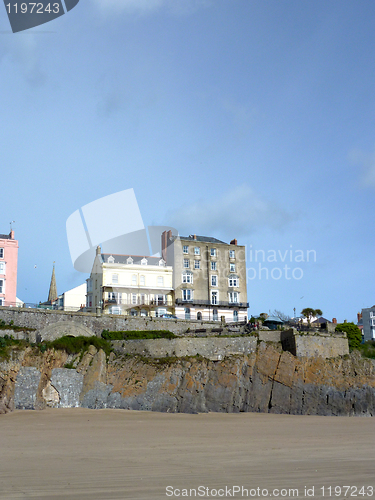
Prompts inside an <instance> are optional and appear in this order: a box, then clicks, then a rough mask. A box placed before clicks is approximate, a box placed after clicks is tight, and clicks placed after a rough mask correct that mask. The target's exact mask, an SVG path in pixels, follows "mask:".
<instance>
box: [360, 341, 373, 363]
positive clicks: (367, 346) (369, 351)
mask: <svg viewBox="0 0 375 500" xmlns="http://www.w3.org/2000/svg"><path fill="white" fill-rule="evenodd" d="M360 350H361V352H362V355H363V356H365V357H366V358H371V359H375V341H374V340H368V341H367V342H365V343H364V344H361V347H360Z"/></svg>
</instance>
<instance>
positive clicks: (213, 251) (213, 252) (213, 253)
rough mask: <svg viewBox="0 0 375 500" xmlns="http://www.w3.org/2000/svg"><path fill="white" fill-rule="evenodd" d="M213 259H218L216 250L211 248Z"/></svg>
mask: <svg viewBox="0 0 375 500" xmlns="http://www.w3.org/2000/svg"><path fill="white" fill-rule="evenodd" d="M210 253H211V257H216V248H211V252H210Z"/></svg>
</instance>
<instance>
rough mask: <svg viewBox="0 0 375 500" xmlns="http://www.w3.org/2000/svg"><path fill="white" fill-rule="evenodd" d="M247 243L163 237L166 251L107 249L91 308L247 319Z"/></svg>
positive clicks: (97, 264) (100, 257) (90, 293)
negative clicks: (125, 252)
mask: <svg viewBox="0 0 375 500" xmlns="http://www.w3.org/2000/svg"><path fill="white" fill-rule="evenodd" d="M248 307H249V304H248V303H247V290H246V254H245V247H244V246H240V245H238V244H237V240H235V239H234V240H232V241H231V242H230V243H229V244H228V243H225V242H223V241H220V240H218V239H216V238H212V237H206V236H197V235H190V236H187V237H184V236H175V235H172V232H171V231H164V232H163V234H162V235H161V255H159V256H134V255H115V254H105V253H102V252H101V248H100V247H97V250H96V257H95V261H94V265H93V268H92V272H91V275H90V278H89V279H88V280H87V301H86V309H87V310H88V311H92V312H95V311H98V310H99V311H101V312H104V313H107V314H130V315H132V316H159V317H160V316H165V315H167V317H168V316H176V317H178V318H182V319H197V320H217V321H221V320H224V319H225V321H226V322H232V321H235V322H236V321H246V320H247V309H248Z"/></svg>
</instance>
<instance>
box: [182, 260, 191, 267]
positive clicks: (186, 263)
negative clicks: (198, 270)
mask: <svg viewBox="0 0 375 500" xmlns="http://www.w3.org/2000/svg"><path fill="white" fill-rule="evenodd" d="M183 266H184V269H189V268H190V261H189V259H184V262H183Z"/></svg>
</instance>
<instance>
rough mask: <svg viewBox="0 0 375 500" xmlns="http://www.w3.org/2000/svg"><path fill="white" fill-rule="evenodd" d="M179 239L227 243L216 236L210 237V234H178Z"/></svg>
mask: <svg viewBox="0 0 375 500" xmlns="http://www.w3.org/2000/svg"><path fill="white" fill-rule="evenodd" d="M180 240H187V241H200V242H201V243H221V244H224V245H227V244H228V243H225V241H221V240H218V239H217V238H212V237H211V236H198V235H195V238H194V235H192V234H190V235H189V236H180Z"/></svg>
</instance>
